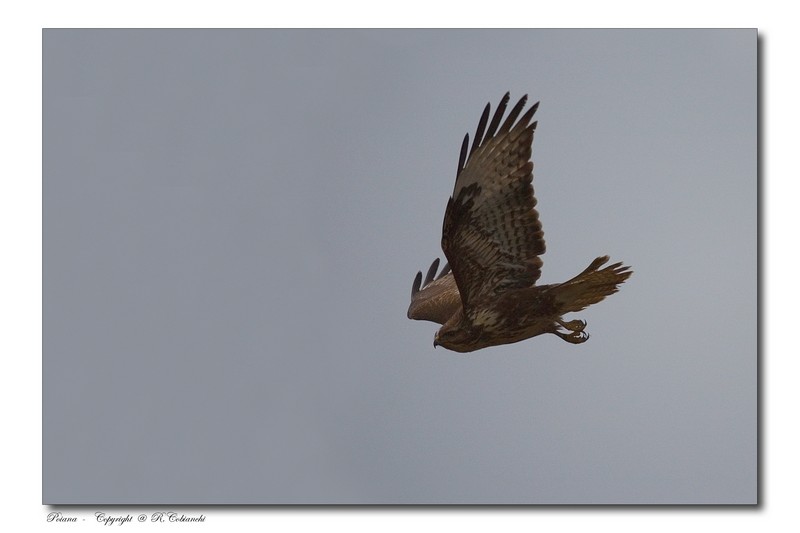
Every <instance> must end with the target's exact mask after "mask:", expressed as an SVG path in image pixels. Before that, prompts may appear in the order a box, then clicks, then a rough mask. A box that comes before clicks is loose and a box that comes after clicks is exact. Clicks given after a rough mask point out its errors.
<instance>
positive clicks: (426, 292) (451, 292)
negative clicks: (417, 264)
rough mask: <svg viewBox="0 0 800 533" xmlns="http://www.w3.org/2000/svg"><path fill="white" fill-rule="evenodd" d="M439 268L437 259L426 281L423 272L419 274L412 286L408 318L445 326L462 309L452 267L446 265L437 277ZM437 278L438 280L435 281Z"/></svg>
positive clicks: (429, 270)
mask: <svg viewBox="0 0 800 533" xmlns="http://www.w3.org/2000/svg"><path fill="white" fill-rule="evenodd" d="M438 268H439V259H438V258H437V259H435V260H434V261H433V264H431V266H430V268H429V269H428V274H427V275H426V276H425V280H424V282H423V280H422V272H417V277H416V278H414V284H413V285H412V286H411V305H409V306H408V318H413V319H414V320H430V321H431V322H437V323H439V324H444V323H445V322H447V320H449V319H450V317H451V316H453V314H454V313H455V312H456V311H457V310H458V309H459V308H460V307H461V297H460V296H459V295H458V287H456V280H455V279H454V278H453V273H452V272H450V265H448V264H446V263H445V265H444V268H442V271H441V272H440V273H439V275H438V276H436V270H437V269H438ZM434 276H436V279H434Z"/></svg>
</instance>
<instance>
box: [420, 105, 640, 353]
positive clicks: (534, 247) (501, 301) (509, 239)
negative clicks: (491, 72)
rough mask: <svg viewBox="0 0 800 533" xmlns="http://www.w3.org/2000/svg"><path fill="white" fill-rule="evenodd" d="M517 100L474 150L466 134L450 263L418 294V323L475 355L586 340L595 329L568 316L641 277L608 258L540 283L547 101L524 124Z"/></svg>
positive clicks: (447, 237)
mask: <svg viewBox="0 0 800 533" xmlns="http://www.w3.org/2000/svg"><path fill="white" fill-rule="evenodd" d="M509 98H510V94H509V93H506V94H505V96H503V98H502V100H501V101H500V104H499V105H498V106H497V110H496V111H495V113H494V115H493V116H492V119H491V121H489V113H490V109H491V106H490V105H489V104H486V108H485V109H484V110H483V115H481V118H480V121H479V122H478V128H477V131H476V132H475V139H474V140H473V142H472V147H470V145H469V134H467V135H466V136H465V137H464V142H463V143H462V145H461V155H460V157H459V160H458V169H457V171H456V183H455V188H454V189H453V195H452V196H451V197H450V200H449V201H448V202H447V209H446V210H445V213H444V224H443V228H442V250H443V251H444V255H445V257H446V258H447V261H448V263H447V264H445V266H444V268H442V271H441V272H440V273H439V275H438V276H436V273H437V270H438V268H439V259H438V258H437V259H436V260H434V261H433V264H432V265H431V266H430V268H429V269H428V273H427V275H426V276H425V279H424V280H423V278H422V272H418V273H417V276H416V278H415V279H414V283H413V285H412V288H411V305H410V306H409V308H408V317H409V318H412V319H415V320H430V321H432V322H436V323H438V324H442V327H441V328H440V329H439V331H438V332H437V333H436V336H435V337H434V341H433V345H434V347H436V346H444V347H445V348H447V349H449V350H454V351H457V352H472V351H474V350H479V349H481V348H486V347H488V346H496V345H500V344H510V343H514V342H519V341H522V340H525V339H529V338H531V337H535V336H537V335H541V334H543V333H552V334H554V335H558V336H559V337H561V338H562V339H564V340H565V341H567V342H569V343H572V344H580V343H583V342H585V341H586V340H587V339H588V338H589V334H588V333H586V331H585V328H586V322H585V321H583V320H564V318H563V315H565V314H566V313H571V312H575V311H580V310H582V309H585V308H586V307H588V306H590V305H592V304H594V303H597V302H599V301H601V300H602V299H603V298H605V297H606V296H609V295H611V294H614V293H615V292H617V290H618V288H619V285H620V284H621V283H623V282H624V281H625V280H626V279H628V277H630V275H631V274H632V271H631V270H630V267H627V266H623V265H622V263H614V264H612V265H609V266H605V267H604V266H603V265H605V264H606V263H607V262H608V259H609V258H608V256H602V257H598V258H597V259H595V260H594V261H592V262H591V264H590V265H589V266H588V267H586V269H585V270H584V271H583V272H581V273H580V274H578V275H577V276H575V277H574V278H572V279H570V280H569V281H565V282H564V283H556V284H552V285H536V281H537V280H538V279H539V275H540V273H541V268H542V260H541V257H540V256H541V255H542V254H543V253H544V251H545V245H544V232H543V231H542V225H541V223H540V222H539V213H537V212H536V209H534V206H535V205H536V198H535V197H534V195H533V186H532V182H533V162H532V161H531V147H532V144H533V132H534V130H535V129H536V122H532V123H531V118H532V117H533V114H534V113H535V112H536V108H537V107H538V106H539V103H538V102H537V103H536V104H534V105H533V106H532V107H531V108H530V109H528V110H527V111H526V112H525V114H523V115H522V117H521V118H519V120H517V118H518V117H519V116H520V113H522V110H523V109H524V108H525V104H526V102H527V98H528V97H527V95H525V96H523V97H522V99H520V101H519V102H518V103H517V105H515V106H514V107H513V109H511V111H510V112H509V114H508V116H507V117H506V118H505V120H502V119H503V115H504V114H505V111H506V107H507V105H508V101H509ZM501 120H502V124H501ZM487 126H488V127H487Z"/></svg>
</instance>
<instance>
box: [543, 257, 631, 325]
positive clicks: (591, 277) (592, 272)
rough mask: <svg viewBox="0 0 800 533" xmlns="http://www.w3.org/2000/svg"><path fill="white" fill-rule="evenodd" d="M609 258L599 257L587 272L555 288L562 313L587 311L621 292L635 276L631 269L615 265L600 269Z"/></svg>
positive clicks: (587, 268)
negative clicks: (621, 287) (588, 308)
mask: <svg viewBox="0 0 800 533" xmlns="http://www.w3.org/2000/svg"><path fill="white" fill-rule="evenodd" d="M608 259H609V258H608V256H607V255H604V256H602V257H598V258H597V259H595V260H594V261H592V264H590V265H589V266H588V267H586V270H584V271H583V272H581V273H580V274H578V275H577V276H575V277H574V278H572V279H571V280H569V281H565V282H564V283H561V284H560V285H556V286H555V287H553V291H554V293H555V299H556V303H557V304H558V305H559V309H560V311H561V313H570V312H574V311H580V310H582V309H586V308H587V307H589V306H590V305H592V304H596V303H597V302H599V301H601V300H602V299H603V298H605V297H606V296H610V295H612V294H614V293H615V292H617V291H618V290H619V285H620V284H621V283H623V282H624V281H625V280H626V279H628V278H629V277H630V275H631V274H633V271H632V270H630V267H628V266H623V265H622V263H614V264H613V265H609V266H607V267H605V268H603V269H600V267H601V266H603V265H604V264H605V263H607V262H608Z"/></svg>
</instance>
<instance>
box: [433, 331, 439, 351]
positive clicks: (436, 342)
mask: <svg viewBox="0 0 800 533" xmlns="http://www.w3.org/2000/svg"><path fill="white" fill-rule="evenodd" d="M437 346H439V333H438V332H437V333H436V335H434V336H433V347H434V348H436V347H437Z"/></svg>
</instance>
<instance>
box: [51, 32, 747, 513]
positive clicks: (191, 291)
mask: <svg viewBox="0 0 800 533" xmlns="http://www.w3.org/2000/svg"><path fill="white" fill-rule="evenodd" d="M43 61H44V73H43V75H44V83H43V91H44V95H43V105H44V137H43V142H44V161H43V163H44V187H43V196H44V203H43V218H44V220H43V239H44V260H43V263H44V264H43V279H44V303H43V328H44V339H43V342H44V361H43V362H44V365H43V369H44V381H43V386H44V428H43V430H44V431H43V441H44V442H43V444H44V447H43V454H44V503H51V504H54V503H753V502H755V499H756V475H757V468H756V467H757V462H756V459H757V457H756V441H757V437H756V420H757V408H756V387H757V380H756V362H757V361H756V355H757V344H756V312H757V307H756V289H757V286H756V266H757V260H756V239H757V234H756V207H757V204H756V188H757V182H756V132H757V129H756V31H755V30H683V31H679V30H596V31H592V30H573V31H565V30H536V31H532V30H515V31H508V30H506V31H498V30H492V31H454V30H451V31H441V30H436V31H289V30H282V31H277V30H270V31H255V30H251V31H241V30H239V31H236V30H227V31H188V30H184V31H178V30H164V31H155V30H151V31H120V30H88V31H87V30H45V31H44V37H43ZM506 91H511V95H512V100H516V98H518V97H519V96H521V95H522V94H524V93H528V94H529V95H530V100H531V102H535V101H537V100H538V101H541V105H540V107H539V110H538V111H537V114H536V117H537V119H538V120H539V126H538V128H537V132H536V139H535V141H534V149H533V159H534V162H535V169H534V188H535V191H536V196H537V199H538V201H539V204H538V206H537V209H538V211H539V213H540V215H541V221H542V224H543V227H544V232H545V239H546V241H547V253H546V254H545V256H544V257H543V260H544V267H543V274H542V279H541V281H542V282H543V283H553V282H559V281H564V280H566V279H568V278H570V277H572V276H574V275H575V274H577V273H578V272H580V271H581V270H583V269H584V268H585V267H586V266H587V265H588V264H589V262H590V261H591V260H592V259H594V258H595V257H597V256H599V255H604V254H608V255H610V256H611V258H612V260H615V261H616V260H620V261H624V262H625V263H626V264H629V265H631V266H632V267H633V270H634V274H633V276H632V277H631V279H630V280H629V281H628V282H626V283H625V284H624V285H623V286H622V288H621V290H620V292H619V293H618V294H616V295H614V296H612V297H610V298H609V299H608V300H606V301H604V302H602V303H600V304H598V305H596V306H593V307H591V308H590V309H588V310H585V311H583V312H581V313H578V314H575V315H571V316H570V318H582V319H585V320H587V321H588V326H587V331H588V332H589V333H590V334H591V338H590V339H589V341H588V342H586V343H585V344H582V345H579V346H575V345H571V344H567V343H565V342H563V341H562V340H560V339H558V338H557V337H555V336H552V335H547V336H541V337H537V338H534V339H531V340H527V341H524V342H522V343H518V344H514V345H509V346H502V347H495V348H489V349H485V350H481V351H478V352H475V353H472V354H457V353H454V352H449V351H447V350H444V349H443V348H437V349H435V350H434V348H433V346H432V342H433V334H434V332H435V331H436V329H437V326H436V325H435V324H432V323H427V322H414V321H410V320H408V319H406V316H405V314H406V309H407V306H408V298H409V294H410V289H411V283H412V280H413V277H414V275H415V274H416V272H417V271H418V270H423V271H424V270H425V269H427V267H428V265H429V264H430V262H431V261H432V260H433V259H434V258H435V257H441V256H442V253H441V249H440V238H441V224H442V217H443V215H444V208H445V206H446V203H447V198H448V196H449V194H450V192H451V191H452V186H453V181H454V178H455V169H456V163H457V161H458V151H459V147H460V144H461V139H462V137H463V135H464V133H465V132H467V131H469V132H470V133H472V132H474V130H475V126H476V125H477V121H478V119H479V117H480V113H481V111H482V109H483V106H484V105H485V104H486V102H487V101H490V102H491V103H492V105H493V107H494V106H495V105H496V103H497V102H498V101H499V99H500V98H501V97H502V95H503V93H505V92H506Z"/></svg>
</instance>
